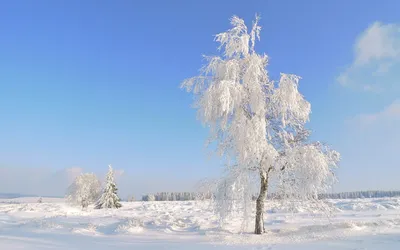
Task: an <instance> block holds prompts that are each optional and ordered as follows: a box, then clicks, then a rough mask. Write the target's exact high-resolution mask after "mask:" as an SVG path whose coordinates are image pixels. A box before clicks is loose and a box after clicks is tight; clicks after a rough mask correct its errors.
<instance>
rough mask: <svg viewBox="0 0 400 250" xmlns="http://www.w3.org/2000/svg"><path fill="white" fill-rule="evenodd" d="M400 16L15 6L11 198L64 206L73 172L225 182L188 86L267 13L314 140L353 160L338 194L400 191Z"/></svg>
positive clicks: (259, 8) (353, 6) (289, 6)
mask: <svg viewBox="0 0 400 250" xmlns="http://www.w3.org/2000/svg"><path fill="white" fill-rule="evenodd" d="M399 9H400V2H399V1H396V0H392V1H390V0H385V1H383V2H382V1H361V0H360V1H358V0H357V1H356V0H354V1H344V0H335V1H333V0H330V1H317V0H312V1H311V0H309V1H289V0H284V1H68V2H65V1H8V2H4V3H2V8H1V9H0V120H1V122H0V138H1V142H2V143H1V144H0V171H1V173H2V174H1V176H0V192H3V191H4V192H25V193H32V192H35V193H41V194H50V195H57V194H59V193H62V190H63V189H64V186H63V185H64V184H61V183H64V182H61V181H60V182H58V181H55V180H58V179H57V178H59V179H61V178H62V177H60V176H63V175H68V173H70V172H71V171H70V168H72V167H74V169H80V168H82V169H83V170H84V171H94V172H96V173H99V174H104V172H105V171H106V170H107V164H110V163H112V164H113V166H114V167H115V168H116V169H119V170H121V173H122V170H124V173H123V174H121V176H120V183H121V188H120V190H121V192H123V194H124V195H125V194H128V193H135V194H141V193H145V192H153V191H162V190H172V191H173V190H176V191H182V190H186V189H190V188H191V187H192V186H193V183H195V182H196V181H197V180H199V179H202V178H204V177H210V176H211V177H212V176H217V175H218V173H219V172H220V170H221V167H220V162H219V160H218V159H217V158H216V157H213V156H210V152H209V151H208V150H207V149H205V148H204V141H205V139H206V137H207V130H206V129H205V128H203V127H202V126H201V124H200V123H199V122H198V121H197V120H196V116H195V110H193V109H191V108H190V106H191V103H192V97H191V95H189V94H187V93H186V92H185V91H183V90H181V89H179V84H180V82H181V81H182V80H183V79H185V78H188V77H191V76H193V75H196V73H197V72H198V69H199V68H200V67H201V65H202V63H203V61H202V57H201V55H203V54H216V53H217V51H216V46H217V44H216V43H215V42H213V35H215V34H217V33H219V32H222V31H225V30H226V29H228V28H229V18H230V17H231V16H232V15H238V16H239V17H241V18H244V19H245V21H246V22H247V23H248V24H250V23H251V21H252V19H253V17H254V15H255V13H259V14H260V15H261V17H262V19H261V22H260V24H261V25H262V26H263V30H262V32H261V41H260V42H259V43H258V44H257V45H256V50H257V51H258V52H259V53H267V54H268V55H269V56H270V59H271V60H270V66H269V68H268V69H269V71H270V74H271V77H272V78H275V79H277V78H278V76H279V73H280V72H285V73H294V74H297V75H300V76H302V81H301V82H300V90H301V91H302V93H303V94H304V95H305V96H306V98H307V99H308V100H309V101H310V102H311V104H312V117H311V122H310V124H309V127H310V128H311V129H312V130H313V131H314V134H313V139H316V140H322V141H326V142H328V143H330V144H331V145H332V146H333V147H334V148H335V149H337V150H338V151H340V152H341V153H342V157H343V160H342V163H341V168H340V169H339V170H338V175H339V178H340V183H339V184H338V185H336V186H335V188H334V190H335V191H343V190H358V189H400V184H399V182H398V181H397V180H398V176H399V175H400V168H399V163H398V162H400V161H399V157H398V148H399V146H400V132H399V131H398V130H396V128H398V126H399V125H400V122H399V120H400V102H399V101H398V100H400V82H399V79H400V67H399V66H400V64H399V62H400V16H399V15H398V10H399ZM72 172H73V173H75V172H76V171H72ZM35 173H41V174H40V175H41V176H42V177H38V174H35ZM57 176H58V177H57ZM45 183H52V185H58V186H57V188H52V189H51V190H49V189H48V188H46V187H44V186H45Z"/></svg>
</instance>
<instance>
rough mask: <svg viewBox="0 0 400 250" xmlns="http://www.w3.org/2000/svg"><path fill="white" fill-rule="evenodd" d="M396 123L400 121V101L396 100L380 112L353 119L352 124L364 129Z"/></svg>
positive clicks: (361, 115)
mask: <svg viewBox="0 0 400 250" xmlns="http://www.w3.org/2000/svg"><path fill="white" fill-rule="evenodd" d="M395 121H400V99H398V100H395V101H394V102H392V103H391V104H390V105H388V106H387V107H385V108H384V109H383V110H381V111H379V112H376V113H370V114H360V115H357V116H355V117H354V118H353V119H351V123H352V124H354V125H357V126H360V127H364V128H365V127H369V126H372V125H375V124H379V125H382V124H385V123H391V122H395Z"/></svg>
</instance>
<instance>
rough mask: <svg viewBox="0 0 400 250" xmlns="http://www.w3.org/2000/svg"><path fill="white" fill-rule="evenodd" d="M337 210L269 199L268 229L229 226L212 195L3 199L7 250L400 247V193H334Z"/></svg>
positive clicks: (0, 219) (1, 226)
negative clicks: (115, 203) (106, 201)
mask: <svg viewBox="0 0 400 250" xmlns="http://www.w3.org/2000/svg"><path fill="white" fill-rule="evenodd" d="M329 202H330V203H331V204H332V205H333V206H334V207H335V210H336V212H335V213H333V214H331V215H330V216H329V217H328V218H327V217H326V216H327V214H326V213H322V212H315V211H314V209H313V208H312V206H305V205H297V206H295V209H291V208H293V207H288V206H284V205H282V204H279V203H277V202H267V204H266V205H267V208H266V210H267V213H266V221H265V227H266V229H267V231H268V233H266V234H264V235H261V236H259V235H252V234H251V233H240V232H239V230H240V228H241V223H240V220H239V219H238V218H237V219H233V220H232V221H230V222H229V224H228V226H227V229H225V230H221V229H219V227H218V220H217V218H216V217H215V216H214V214H213V212H212V209H211V208H212V207H211V206H210V204H209V203H208V202H202V201H188V202H178V201H177V202H131V203H127V202H126V203H123V207H122V208H121V209H118V210H93V209H91V208H89V209H88V210H87V211H82V210H81V209H79V208H75V207H71V206H69V205H67V204H65V203H64V200H63V199H54V198H53V199H46V198H43V203H37V198H18V199H8V200H5V199H4V200H0V249H1V250H3V249H4V250H9V249H28V250H33V249H34V250H39V249H40V250H41V249H62V250H66V249H96V250H103V249H114V250H123V249H194V250H202V249H216V250H219V249H238V250H242V249H311V250H312V249H393V250H394V249H396V250H398V249H400V199H399V198H388V199H357V200H330V201H329Z"/></svg>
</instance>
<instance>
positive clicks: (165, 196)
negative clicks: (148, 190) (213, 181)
mask: <svg viewBox="0 0 400 250" xmlns="http://www.w3.org/2000/svg"><path fill="white" fill-rule="evenodd" d="M211 198H212V194H211V193H199V192H161V193H155V194H146V195H143V196H142V201H192V200H209V199H211Z"/></svg>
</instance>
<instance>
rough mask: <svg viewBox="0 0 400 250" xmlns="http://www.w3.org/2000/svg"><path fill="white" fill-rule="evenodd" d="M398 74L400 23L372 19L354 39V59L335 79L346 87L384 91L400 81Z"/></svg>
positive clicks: (399, 70) (399, 64)
mask: <svg viewBox="0 0 400 250" xmlns="http://www.w3.org/2000/svg"><path fill="white" fill-rule="evenodd" d="M399 76H400V25H399V24H383V23H380V22H375V23H373V24H372V25H371V26H369V27H368V28H367V29H366V30H365V31H363V32H362V33H361V34H360V35H359V37H358V39H357V40H356V41H355V44H354V58H353V62H352V63H351V64H350V66H349V67H347V68H346V69H345V70H344V71H343V72H342V73H341V74H340V75H339V76H338V77H337V81H338V82H339V83H340V84H341V85H342V86H345V87H353V88H357V89H360V90H364V91H383V90H384V89H387V88H390V87H392V86H394V85H395V84H397V85H399V84H400V83H399V81H398V79H399ZM396 81H397V82H396Z"/></svg>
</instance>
